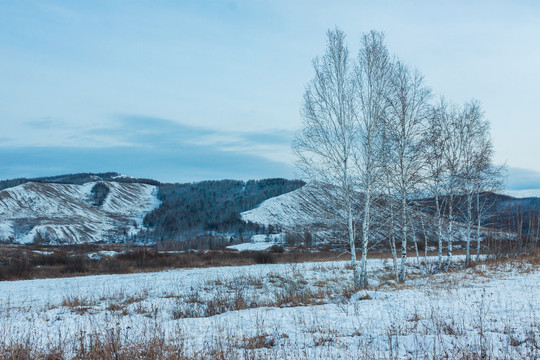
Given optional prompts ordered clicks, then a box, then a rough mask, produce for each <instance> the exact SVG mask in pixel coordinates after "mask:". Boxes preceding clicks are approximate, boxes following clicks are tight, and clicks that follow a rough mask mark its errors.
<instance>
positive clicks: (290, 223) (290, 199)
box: [240, 185, 315, 229]
mask: <svg viewBox="0 0 540 360" xmlns="http://www.w3.org/2000/svg"><path fill="white" fill-rule="evenodd" d="M306 186H309V185H306ZM305 191H306V189H305V187H303V188H300V189H298V190H295V191H291V192H288V193H286V194H283V195H279V196H276V197H273V198H270V199H268V200H266V201H264V202H263V203H261V204H260V205H259V206H257V207H256V208H255V209H252V210H249V211H245V212H243V213H241V214H240V215H241V216H242V220H244V221H251V222H253V223H256V224H261V225H265V226H268V225H278V226H281V227H283V228H287V229H292V228H295V227H302V226H309V225H311V224H312V222H314V221H315V220H314V217H313V216H311V215H309V213H308V212H307V211H306V210H305V209H304V208H303V207H302V203H303V201H302V196H303V194H304V193H305Z"/></svg>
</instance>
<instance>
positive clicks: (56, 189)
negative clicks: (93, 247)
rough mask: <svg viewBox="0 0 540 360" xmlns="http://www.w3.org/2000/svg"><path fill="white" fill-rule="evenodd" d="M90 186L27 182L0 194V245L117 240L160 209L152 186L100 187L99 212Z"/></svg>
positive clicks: (123, 185) (122, 184)
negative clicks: (102, 190) (103, 195)
mask: <svg viewBox="0 0 540 360" xmlns="http://www.w3.org/2000/svg"><path fill="white" fill-rule="evenodd" d="M95 184H96V182H90V183H86V184H83V185H68V184H45V183H33V182H29V183H25V184H22V185H19V186H16V187H13V188H8V189H5V190H2V191H0V240H3V241H6V240H10V239H11V240H13V241H15V242H20V243H29V242H32V241H34V239H36V237H40V238H42V240H44V241H50V242H53V243H82V242H95V241H102V240H103V241H115V240H121V239H122V238H124V237H125V236H127V235H129V234H131V233H133V232H136V231H138V230H137V228H140V226H141V223H142V218H143V217H144V215H145V214H146V213H147V212H149V211H151V210H152V209H154V208H155V207H157V206H158V205H159V200H158V199H157V197H156V195H157V188H156V187H155V186H151V185H147V184H139V183H133V184H129V183H118V182H104V184H105V185H106V186H107V187H108V188H109V193H108V194H107V197H106V198H105V201H104V202H103V204H102V205H101V206H95V205H94V203H93V201H92V193H91V190H92V188H93V187H94V185H95Z"/></svg>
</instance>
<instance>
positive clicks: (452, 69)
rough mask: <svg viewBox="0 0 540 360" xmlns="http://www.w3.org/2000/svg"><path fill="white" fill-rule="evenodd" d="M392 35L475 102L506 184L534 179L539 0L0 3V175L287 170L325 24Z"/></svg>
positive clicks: (354, 35) (433, 76) (538, 167)
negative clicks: (506, 173) (507, 171)
mask: <svg viewBox="0 0 540 360" xmlns="http://www.w3.org/2000/svg"><path fill="white" fill-rule="evenodd" d="M336 25H337V26H339V27H340V28H342V29H343V30H344V31H345V32H346V33H347V34H348V42H349V45H350V48H351V51H353V52H356V50H357V48H358V47H357V45H358V43H359V38H360V35H361V34H362V33H363V32H366V31H369V30H370V29H377V30H382V31H385V33H386V36H387V44H388V47H389V49H390V51H391V52H392V53H395V54H396V55H398V56H399V57H401V58H402V59H403V60H404V61H405V62H407V63H409V64H410V65H412V66H416V67H417V68H418V69H419V70H421V71H422V72H423V73H424V74H425V76H426V80H427V82H428V83H429V84H430V85H431V86H432V87H433V90H434V92H435V93H436V94H441V95H445V96H446V97H447V98H448V99H449V100H451V101H455V102H464V101H466V100H469V99H470V98H473V97H474V98H476V99H478V100H479V101H480V102H481V104H482V106H483V108H484V110H485V112H486V116H487V117H488V118H489V119H490V120H491V121H492V134H493V138H494V143H495V149H496V160H497V162H499V163H503V162H506V164H507V165H508V166H510V167H511V168H519V169H526V170H514V169H512V171H511V178H510V181H509V185H510V186H511V187H513V188H525V187H527V188H528V187H538V188H540V159H539V158H538V150H537V149H538V145H537V139H538V138H539V134H540V106H539V104H540V69H539V65H540V2H537V1H451V2H450V1H448V2H445V3H444V4H443V3H442V2H436V1H334V2H328V1H253V0H252V1H129V2H128V1H111V0H108V1H46V0H44V1H1V2H0V55H1V56H0V126H1V129H2V130H1V131H0V178H11V177H18V176H40V175H54V174H58V173H66V172H78V171H119V172H123V173H127V174H130V175H136V176H144V177H152V178H157V179H158V180H163V181H192V180H202V179H210V178H212V179H220V178H244V179H247V178H261V177H274V176H275V177H278V176H282V177H293V176H294V169H293V167H292V165H291V164H292V158H291V155H290V152H289V142H290V139H291V137H292V134H294V132H295V131H296V130H298V129H299V127H300V125H301V121H300V116H299V108H300V104H301V98H302V94H303V89H304V86H305V84H306V82H307V81H308V80H309V79H310V78H311V77H312V68H311V59H312V58H313V57H315V56H317V55H319V54H321V53H322V52H323V50H324V45H325V32H326V30H327V29H328V28H333V27H334V26H336Z"/></svg>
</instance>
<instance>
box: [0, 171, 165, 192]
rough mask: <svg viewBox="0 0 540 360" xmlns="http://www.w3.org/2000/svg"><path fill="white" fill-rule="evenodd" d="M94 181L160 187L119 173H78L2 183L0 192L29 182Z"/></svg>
mask: <svg viewBox="0 0 540 360" xmlns="http://www.w3.org/2000/svg"><path fill="white" fill-rule="evenodd" d="M93 181H112V182H120V183H140V184H148V185H154V186H158V185H160V182H159V181H156V180H152V179H142V178H135V177H132V176H127V175H122V174H119V173H117V172H105V173H78V174H65V175H57V176H47V177H37V178H30V179H28V178H17V179H10V180H2V181H0V190H4V189H8V188H11V187H15V186H18V185H22V184H26V183H28V182H34V183H45V184H72V185H82V184H85V183H88V182H93Z"/></svg>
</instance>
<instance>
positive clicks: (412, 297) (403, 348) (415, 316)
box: [0, 260, 540, 359]
mask: <svg viewBox="0 0 540 360" xmlns="http://www.w3.org/2000/svg"><path fill="white" fill-rule="evenodd" d="M412 263H414V260H411V264H412ZM369 271H370V278H371V280H372V284H373V285H372V289H370V290H369V291H360V292H356V293H355V292H354V291H352V286H351V285H352V284H351V273H350V270H349V269H348V267H347V263H346V262H327V263H303V264H279V265H253V266H244V267H223V268H205V269H189V270H173V271H165V272H159V273H141V274H129V275H103V276H88V277H80V278H68V279H43V280H29V281H15V282H0V345H2V344H4V345H5V344H9V343H10V342H12V341H18V340H19V341H20V339H25V341H26V340H28V341H30V342H31V343H32V344H34V345H35V346H36V347H47V346H51V343H54V344H62V347H64V348H65V349H67V355H68V357H69V354H70V353H72V351H75V350H74V349H76V348H77V347H80V346H81V344H82V343H85V342H86V343H88V342H89V341H91V339H92V337H95V338H97V337H99V336H112V335H111V334H116V335H117V336H118V338H120V339H125V341H127V342H135V343H136V342H137V341H142V340H144V339H148V338H149V337H153V336H156V334H159V336H161V337H163V338H164V339H167V341H170V342H172V343H177V344H181V348H182V349H184V350H183V351H185V352H186V353H187V354H193V355H194V356H195V355H196V356H199V357H212V355H211V354H215V351H217V349H220V351H222V352H223V351H225V355H226V357H227V358H238V357H242V358H243V357H246V358H257V357H261V358H267V357H272V358H279V359H281V358H306V359H307V358H309V359H316V358H333V359H340V358H343V359H349V358H350V359H353V358H354V359H356V358H369V357H371V358H392V357H395V358H402V357H403V358H408V357H412V358H416V357H419V358H423V355H424V354H430V357H431V356H442V355H444V354H446V355H448V356H449V357H450V358H454V357H460V355H462V354H464V353H469V354H470V353H477V354H481V353H484V354H488V355H489V354H491V355H495V356H497V355H502V357H504V358H524V357H529V358H530V357H537V356H540V352H539V351H540V350H539V345H540V286H539V285H540V269H539V268H538V266H533V265H529V264H524V263H515V264H509V263H506V264H502V265H493V266H487V265H478V266H476V267H475V268H470V269H467V270H464V271H456V272H451V273H448V274H437V275H430V276H425V275H423V274H422V272H423V267H420V268H414V267H411V271H410V273H409V275H410V280H408V281H407V282H406V283H405V284H402V285H398V286H396V285H395V284H393V282H392V281H391V280H388V279H389V278H390V276H389V271H390V262H389V261H388V260H370V261H369ZM246 354H247V355H249V356H247V355H246Z"/></svg>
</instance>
